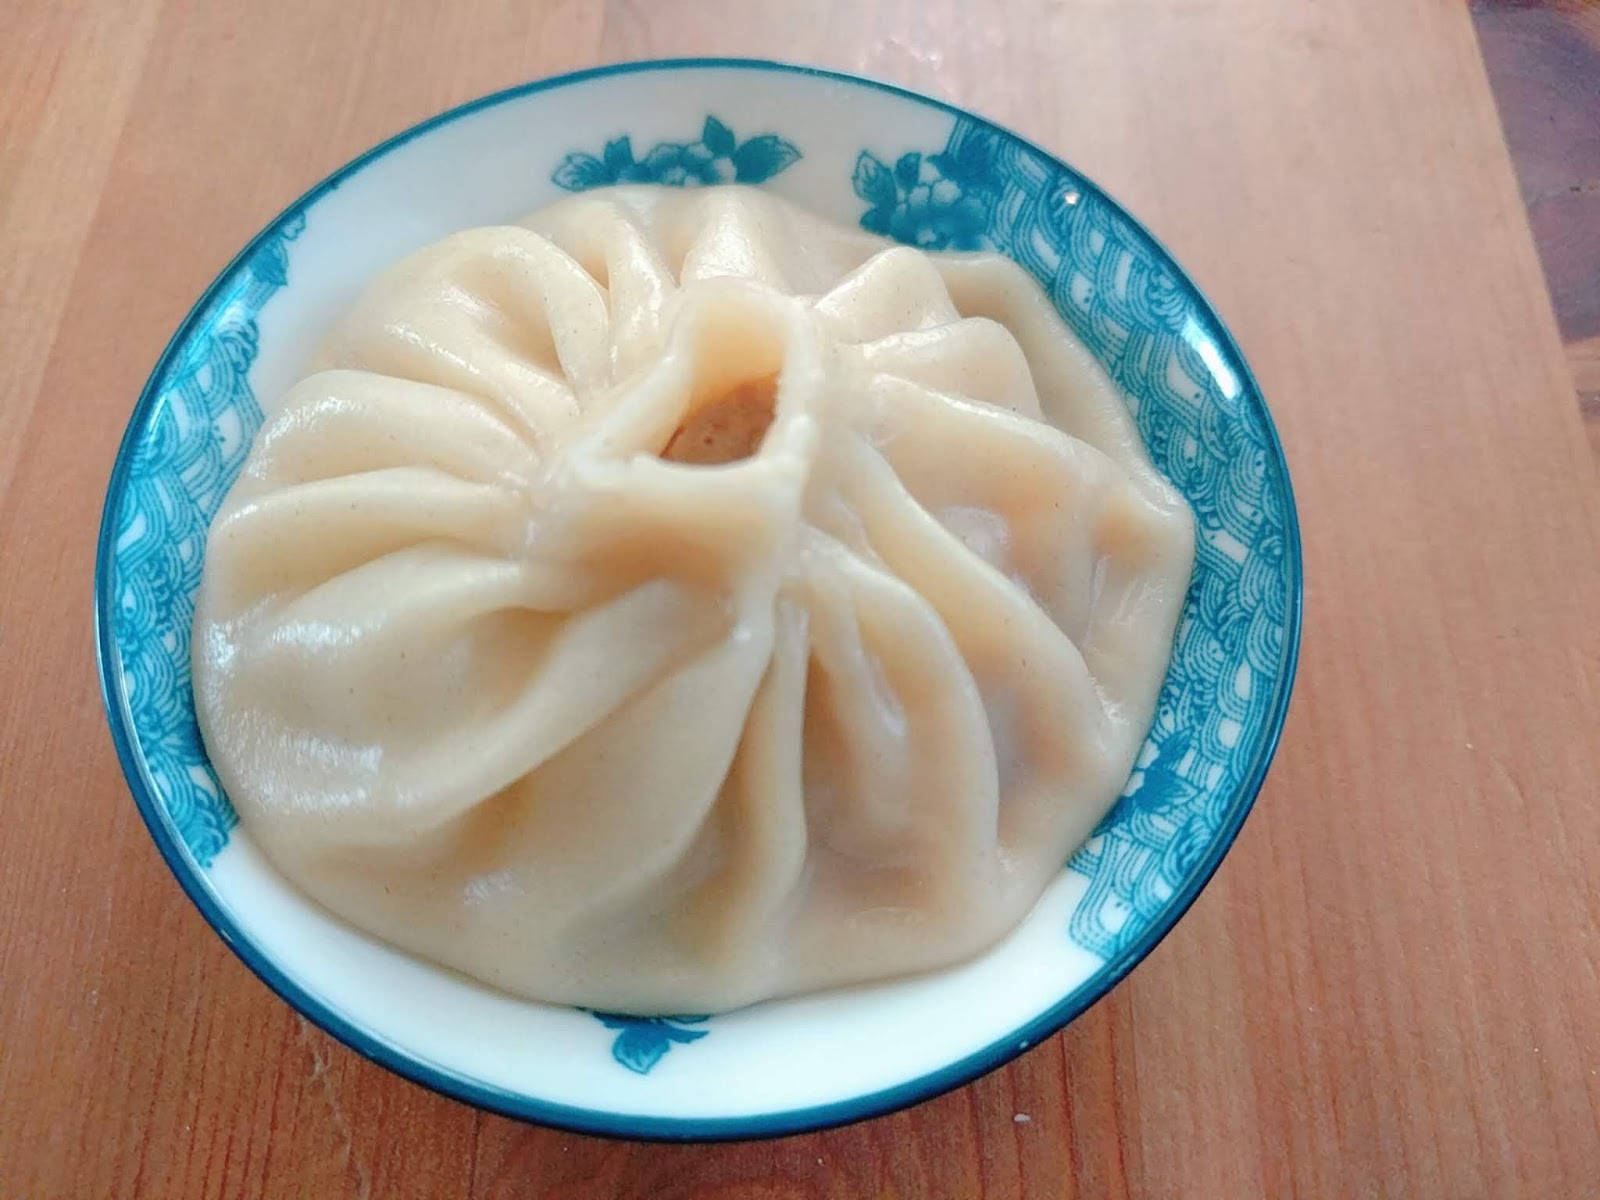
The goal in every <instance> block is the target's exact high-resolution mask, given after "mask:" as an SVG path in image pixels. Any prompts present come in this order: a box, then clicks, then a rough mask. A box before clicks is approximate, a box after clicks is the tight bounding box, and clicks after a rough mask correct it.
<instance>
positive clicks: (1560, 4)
mask: <svg viewBox="0 0 1600 1200" xmlns="http://www.w3.org/2000/svg"><path fill="white" fill-rule="evenodd" d="M1472 14H1473V20H1474V23H1475V24H1476V26H1477V31H1478V41H1479V44H1480V45H1481V46H1482V48H1483V58H1484V63H1485V65H1486V66H1487V67H1488V72H1489V84H1490V86H1491V88H1492V89H1493V91H1494V96H1495V100H1496V102H1497V103H1498V105H1499V108H1500V120H1501V123H1502V124H1503V125H1504V126H1505V132H1506V144H1507V146H1508V148H1509V149H1510V151H1511V161H1512V164H1513V165H1514V166H1515V167H1516V170H1517V178H1518V180H1519V181H1520V182H1521V185H1522V199H1523V202H1524V203H1525V204H1526V205H1527V208H1528V224H1529V226H1530V227H1531V229H1532V231H1533V240H1534V245H1535V246H1536V247H1537V248H1538V250H1539V259H1540V261H1541V262H1542V263H1543V265H1544V276H1545V282H1546V283H1547V284H1548V286H1549V288H1550V299H1551V302H1552V304H1553V305H1554V307H1555V313H1556V324H1557V325H1558V327H1559V328H1560V330H1561V335H1562V337H1563V338H1564V339H1565V340H1566V343H1567V362H1568V364H1569V365H1570V366H1571V368H1572V374H1573V382H1574V383H1575V384H1576V385H1577V389H1578V411H1579V412H1580V413H1581V414H1582V416H1583V420H1584V425H1585V428H1586V429H1587V430H1588V433H1589V443H1590V445H1591V446H1592V447H1593V448H1594V459H1595V463H1596V464H1597V465H1600V371H1597V364H1600V4H1597V3H1595V0H1473V3H1472Z"/></svg>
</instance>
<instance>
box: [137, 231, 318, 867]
mask: <svg viewBox="0 0 1600 1200" xmlns="http://www.w3.org/2000/svg"><path fill="white" fill-rule="evenodd" d="M304 228H305V214H304V213H303V212H302V213H298V214H296V215H295V216H294V217H293V218H291V219H290V220H289V221H287V222H286V223H285V224H284V225H283V226H282V227H281V229H280V230H279V231H278V233H277V234H276V235H275V236H274V237H271V238H269V239H267V240H266V241H264V242H263V243H261V245H260V246H258V247H257V248H256V251H255V253H254V254H253V255H251V257H250V259H249V261H248V262H247V263H246V264H245V269H244V270H242V271H240V272H238V273H237V275H236V276H235V277H234V281H233V285H232V286H231V287H229V288H228V289H227V290H226V291H223V292H221V293H220V294H219V295H217V296H216V297H215V298H214V299H213V300H212V303H211V306H210V307H209V308H208V309H207V311H206V312H205V313H204V314H203V315H202V316H201V317H200V318H199V320H198V321H197V322H196V323H195V326H194V329H193V335H192V336H191V337H190V338H189V339H188V340H187V341H186V342H185V343H184V344H183V346H182V347H181V348H180V357H179V358H178V359H177V360H176V361H175V362H174V363H173V364H172V365H171V367H170V369H169V370H168V372H167V376H166V379H165V381H164V383H163V385H162V388H161V391H160V393H159V394H158V395H157V396H156V400H155V404H154V405H153V406H152V408H151V411H150V420H149V424H148V425H147V426H146V429H145V434H144V437H143V438H142V439H141V440H140V441H139V443H138V444H137V445H136V446H135V447H134V448H133V451H132V458H131V460H130V462H129V464H128V472H127V484H126V488H125V490H124V492H123V495H122V502H121V504H120V506H119V509H118V515H117V525H116V541H115V543H114V552H113V554H114V557H113V572H114V574H113V576H112V588H113V595H114V598H115V601H114V602H115V608H114V610H113V614H112V622H113V626H114V629H115V633H116V645H117V654H118V658H119V659H120V666H121V669H122V676H123V679H124V681H125V687H126V689H127V697H128V708H129V710H130V712H131V714H132V717H133V725H134V728H136V729H137V730H138V731H139V744H140V747H141V749H142V751H143V754H144V761H145V768H146V770H148V771H149V773H150V777H151V779H152V780H153V781H154V783H155V791H156V794H157V795H158V796H160V798H161V801H162V803H163V805H164V806H165V808H166V810H167V816H168V817H169V818H171V820H172V823H173V825H174V826H176V828H177V830H178V834H179V836H180V837H182V838H183V844H184V845H185V846H187V847H188V848H189V853H190V854H192V855H193V856H194V859H195V861H196V862H197V863H199V864H200V865H201V866H202V867H205V866H210V864H211V860H212V859H213V858H215V857H216V856H217V854H218V853H219V852H220V851H221V850H222V848H223V847H224V846H225V845H227V844H228V833H229V831H231V830H232V829H233V827H234V825H236V824H237V823H238V817H237V816H236V815H235V814H234V811H233V805H231V804H230V803H228V797H227V796H226V795H225V794H224V793H223V790H222V785H221V784H220V783H219V782H218V781H217V777H216V774H215V773H214V772H213V771H212V769H211V764H210V762H209V761H208V760H207V758H206V754H205V750H204V748H203V747H202V746H201V744H200V729H199V726H198V725H196V724H195V715H194V693H193V690H192V687H191V684H190V678H189V633H190V627H191V626H192V624H193V622H194V597H195V592H196V590H197V589H198V588H199V586H200V566H201V562H202V561H203V559H204V557H205V547H206V531H207V530H208V529H209V528H210V527H211V518H212V517H213V516H215V515H216V512H217V509H218V508H219V507H220V506H221V504H222V500H223V497H224V496H226V495H227V492H228V488H229V487H230V486H231V485H232V483H233V481H234V479H235V478H236V477H237V476H238V474H239V471H240V469H241V468H242V467H243V466H244V460H245V455H246V454H248V453H249V450H250V443H251V442H252V441H253V440H254V438H255V435H256V430H257V429H259V428H260V427H261V408H260V406H259V405H258V404H257V403H256V398H255V394H254V393H253V392H252V391H251V390H250V364H251V363H253V362H254V361H255V358H256V347H257V342H258V331H257V328H256V315H257V314H258V313H259V312H260V311H261V306H262V305H263V304H265V303H266V302H267V301H268V300H269V299H271V297H272V295H273V293H274V292H276V291H277V290H278V289H279V288H281V287H283V285H284V284H285V283H287V282H288V262H289V243H290V242H291V241H293V240H294V239H295V238H297V237H299V236H300V233H301V231H302V230H303V229H304Z"/></svg>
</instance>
